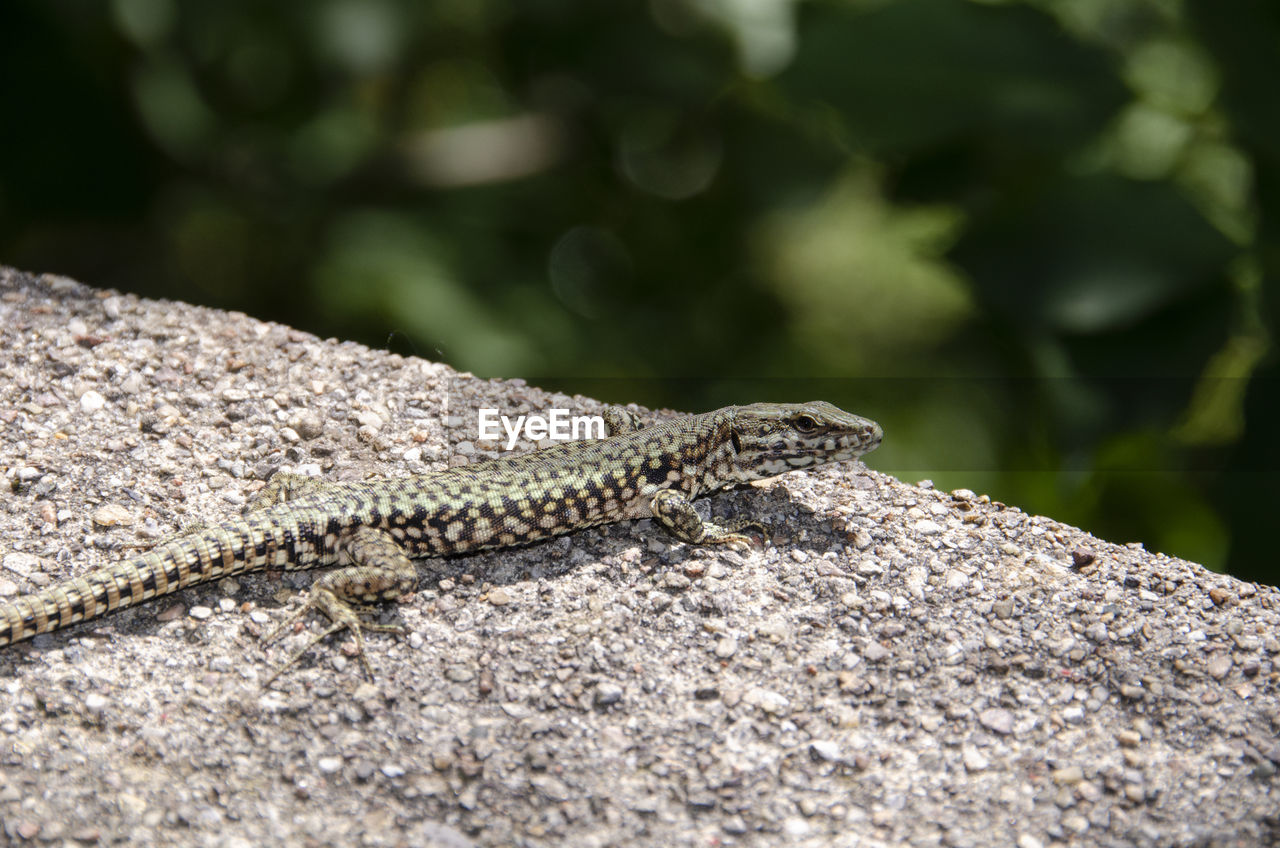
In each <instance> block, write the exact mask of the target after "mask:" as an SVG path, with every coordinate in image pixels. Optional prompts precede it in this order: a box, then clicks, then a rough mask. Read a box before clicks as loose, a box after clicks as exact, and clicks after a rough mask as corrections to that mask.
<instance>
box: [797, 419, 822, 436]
mask: <svg viewBox="0 0 1280 848" xmlns="http://www.w3.org/2000/svg"><path fill="white" fill-rule="evenodd" d="M793 423H794V424H795V426H796V429H797V430H799V431H800V432H801V433H812V432H813V431H814V430H816V429H818V422H817V421H814V420H813V418H811V417H810V416H808V415H801V416H799V417H798V418H796V420H795V421H794V422H793Z"/></svg>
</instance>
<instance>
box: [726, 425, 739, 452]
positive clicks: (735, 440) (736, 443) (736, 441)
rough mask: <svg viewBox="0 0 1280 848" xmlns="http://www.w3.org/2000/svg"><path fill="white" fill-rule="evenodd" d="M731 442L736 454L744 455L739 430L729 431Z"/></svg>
mask: <svg viewBox="0 0 1280 848" xmlns="http://www.w3.org/2000/svg"><path fill="white" fill-rule="evenodd" d="M729 442H730V444H732V445H733V452H734V453H742V440H741V439H739V438H738V431H737V430H730V431H729Z"/></svg>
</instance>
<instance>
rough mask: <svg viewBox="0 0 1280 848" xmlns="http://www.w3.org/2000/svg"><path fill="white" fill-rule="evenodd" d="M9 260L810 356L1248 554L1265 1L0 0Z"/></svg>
mask: <svg viewBox="0 0 1280 848" xmlns="http://www.w3.org/2000/svg"><path fill="white" fill-rule="evenodd" d="M0 66H2V68H3V80H4V82H3V83H2V84H0V107H2V112H0V114H3V115H4V123H5V127H6V128H5V130H4V132H3V133H2V134H0V136H2V140H0V144H2V145H3V148H4V150H3V157H0V261H4V262H6V263H9V264H13V265H18V266H21V267H26V268H29V269H34V270H50V271H57V272H61V273H66V274H70V275H72V276H76V277H78V278H80V279H83V280H85V281H87V282H91V283H93V284H95V285H102V286H113V287H117V288H121V289H125V290H130V291H137V292H141V293H145V294H150V295H162V296H167V297H174V298H181V299H184V300H188V301H196V302H204V303H209V304H212V305H217V306H223V307H232V308H236V309H241V310H243V311H246V312H249V313H251V314H254V315H257V316H259V317H264V318H274V319H278V320H281V321H285V322H288V323H290V324H292V325H294V326H299V327H303V328H307V329H311V330H313V331H316V332H319V333H321V334H324V335H335V336H340V337H343V338H357V339H361V340H364V341H367V342H369V343H372V344H375V345H388V344H389V345H390V346H392V347H393V348H394V349H398V350H400V351H401V352H405V353H416V354H419V355H423V356H427V357H431V358H437V359H443V360H444V361H447V362H449V363H451V364H453V365H455V366H457V367H459V368H462V369H467V370H472V371H474V372H476V373H479V374H481V375H484V376H503V377H514V376H519V377H524V378H526V379H529V380H530V381H531V382H537V383H541V384H544V385H549V386H552V387H556V388H560V389H564V390H568V391H581V392H585V393H591V394H595V395H597V396H600V397H603V398H604V399H607V400H612V401H621V402H626V401H639V402H643V403H648V404H654V405H666V406H671V407H676V408H686V409H705V408H711V407H713V406H716V405H719V404H722V403H726V402H744V401H750V400H755V399H765V398H768V399H778V400H783V399H805V398H806V397H807V396H821V397H825V398H827V399H829V400H832V401H833V402H836V403H839V404H841V405H844V406H846V407H848V408H851V409H855V410H857V411H859V412H863V413H865V414H867V415H870V416H872V417H875V418H877V419H878V420H880V421H881V422H882V423H883V424H884V426H885V429H886V432H887V434H888V436H887V438H886V441H885V444H884V447H883V448H882V449H881V451H880V452H879V453H877V454H876V455H875V456H874V457H872V463H871V464H872V465H874V466H875V467H877V468H881V469H884V470H888V471H891V472H895V473H898V474H899V475H900V476H903V477H905V478H906V479H918V478H922V477H930V478H932V479H933V480H934V481H935V482H936V483H937V484H938V485H939V486H943V487H958V486H964V487H967V488H970V489H974V490H977V491H985V492H989V493H990V494H992V495H993V496H994V497H997V498H999V499H1002V500H1004V501H1007V502H1010V503H1014V504H1017V505H1019V506H1021V507H1023V508H1025V509H1027V510H1030V511H1033V512H1041V513H1045V514H1048V515H1052V516H1053V517H1055V518H1058V519H1062V520H1065V521H1069V522H1072V523H1075V524H1078V525H1080V526H1083V527H1086V528H1088V529H1090V530H1093V531H1095V532H1097V533H1099V534H1100V535H1102V536H1105V537H1108V538H1112V539H1115V540H1118V541H1129V540H1140V541H1142V542H1144V543H1145V544H1146V545H1147V546H1148V547H1150V548H1153V549H1157V550H1163V551H1165V552H1168V553H1171V554H1176V555H1180V556H1184V557H1188V558H1190V559H1194V560H1198V561H1201V562H1204V563H1206V564H1208V565H1210V566H1212V567H1215V568H1224V567H1226V568H1229V569H1231V570H1233V571H1234V572H1235V573H1237V574H1239V575H1241V576H1246V577H1251V578H1254V579H1262V580H1266V581H1268V582H1276V578H1277V569H1276V566H1275V563H1274V556H1273V554H1272V553H1271V551H1272V549H1273V547H1274V546H1273V545H1272V544H1271V543H1270V538H1269V530H1270V526H1271V522H1269V521H1268V520H1267V519H1268V518H1269V517H1270V515H1271V514H1272V512H1273V510H1272V508H1271V506H1270V501H1269V493H1270V490H1271V489H1272V488H1273V487H1274V485H1275V482H1274V480H1275V473H1274V472H1276V471H1277V463H1276V462H1275V459H1276V448H1275V447H1274V439H1273V437H1272V436H1271V434H1272V433H1275V432H1277V431H1278V430H1277V426H1276V425H1277V423H1278V422H1277V421H1276V419H1277V395H1276V392H1275V391H1273V387H1274V386H1275V377H1276V374H1275V368H1276V365H1275V357H1274V354H1273V350H1272V342H1271V332H1270V328H1271V327H1273V326H1275V322H1276V318H1277V315H1278V313H1280V301H1278V300H1277V298H1276V294H1275V286H1274V285H1273V284H1274V282H1275V279H1276V275H1277V271H1278V270H1280V255H1278V254H1280V232H1278V230H1280V224H1277V209H1278V208H1280V109H1276V108H1275V92H1276V91H1278V90H1280V9H1278V7H1277V6H1276V5H1275V4H1274V3H1270V2H1263V0H1241V2H1234V3H1230V4H1219V3H1213V2H1211V1H1210V0H1185V2H1179V1H1178V0H1004V1H1003V2H1000V1H999V0H992V2H971V0H845V2H817V0H814V2H803V3H802V2H798V0H755V2H741V0H737V1H735V0H651V2H647V3H639V2H612V3H592V2H569V0H525V2H520V3H500V2H495V0H487V1H486V0H465V1H464V0H441V2H436V3H418V2H412V0H317V2H310V3H260V2H253V0H222V2H217V3H211V2H186V3H178V2H176V0H111V2H104V3H84V2H76V0H9V2H7V3H5V4H3V5H0Z"/></svg>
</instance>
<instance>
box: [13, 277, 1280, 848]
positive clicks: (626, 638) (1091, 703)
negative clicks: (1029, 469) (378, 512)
mask: <svg viewBox="0 0 1280 848" xmlns="http://www.w3.org/2000/svg"><path fill="white" fill-rule="evenodd" d="M762 399H763V398H762ZM481 406H490V407H497V408H499V409H502V410H503V411H504V412H509V414H522V413H528V412H543V411H545V410H547V409H549V408H551V407H561V408H568V409H570V410H574V411H575V414H587V413H594V412H598V411H599V410H600V405H599V404H597V403H595V402H594V401H591V400H589V399H586V398H579V397H567V396H564V395H553V394H549V393H546V392H543V391H540V390H538V389H536V388H532V387H530V386H527V385H525V384H524V383H523V382H522V381H519V380H510V381H482V380H478V379H475V378H473V377H470V376H469V375H463V374H458V373H456V372H453V371H451V370H450V369H448V368H446V367H444V366H442V365H438V364H433V363H430V362H426V361H423V360H420V359H413V358H403V357H400V356H395V355H391V354H387V353H384V352H380V351H374V350H369V349H367V348H364V347H362V346H360V345H356V344H351V343H339V342H336V341H333V340H321V339H317V338H315V337H313V336H310V335H308V334H306V333H302V332H299V331H296V330H293V329H291V328H289V327H285V326H281V325H278V324H270V323H263V322H260V321H256V320H253V319H251V318H248V317H246V316H244V315H239V314H234V313H226V312H220V311H217V310H211V309H204V308H198V307H193V306H189V305H186V304H182V303H171V302H157V301H148V300H142V299H139V298H136V297H132V296H127V295H120V294H116V293H112V292H100V291H94V290H90V289H87V288H85V287H83V286H81V285H79V284H78V283H74V282H72V281H70V280H67V279H65V278H56V277H49V276H45V277H39V278H37V277H33V276H30V275H26V274H23V273H21V272H18V271H15V270H12V269H0V433H2V434H3V436H2V438H0V474H3V476H4V479H5V481H6V482H7V484H8V485H7V487H6V493H7V494H6V497H5V499H4V509H3V510H2V511H0V602H3V601H7V600H11V599H12V598H13V597H15V596H16V595H18V594H21V593H25V592H29V591H33V590H37V589H39V588H42V587H44V586H46V585H50V583H51V582H53V581H58V580H63V579H66V578H68V577H70V576H73V575H76V574H81V573H83V572H84V571H86V570H88V569H90V568H93V567H96V566H99V565H102V564H105V563H107V562H110V561H112V560H114V559H118V558H121V557H124V556H128V555H129V554H130V553H132V552H133V551H134V550H136V549H138V548H140V547H146V546H147V545H150V544H152V543H154V542H155V541H156V540H157V539H158V538H160V537H162V536H163V535H165V534H166V533H169V532H173V531H175V530H180V529H182V528H183V527H189V526H191V525H193V524H198V523H205V522H209V521H216V520H217V519H218V517H219V516H230V515H233V514H235V513H237V512H238V511H239V510H240V509H241V508H242V507H243V505H244V503H245V502H246V500H247V499H248V498H249V497H250V496H251V495H252V493H253V491H254V490H255V489H256V488H258V487H259V486H261V485H262V483H261V481H262V480H264V479H266V478H267V477H269V476H270V475H271V474H272V473H274V472H276V471H278V470H281V469H285V470H292V471H301V472H303V473H318V474H320V475H322V476H324V477H326V478H328V479H334V480H345V479H362V478H365V477H368V476H370V475H383V476H396V475H403V474H408V473H420V472H424V471H430V470H433V469H440V468H444V467H446V466H448V465H450V464H457V463H464V462H475V461H477V460H479V459H483V458H485V457H487V456H495V455H498V454H500V453H501V452H502V449H503V447H504V446H503V445H499V444H497V443H493V442H484V441H477V440H476V424H475V410H476V409H477V408H478V407H481ZM854 411H857V410H854ZM887 438H892V433H890V434H888V436H887ZM532 447H534V446H533V445H530V444H527V443H525V444H522V445H521V446H520V447H519V448H518V449H531V448H532ZM870 459H871V461H872V463H873V464H874V455H872V456H871V457H870ZM700 504H701V505H702V508H703V509H710V510H712V511H714V512H715V513H716V514H717V515H719V514H734V515H742V514H747V515H751V516H753V517H756V518H759V519H761V520H763V521H764V522H766V523H767V524H768V525H769V526H770V527H771V529H772V532H773V535H772V538H771V539H770V540H769V542H768V544H766V545H765V546H764V547H762V548H757V549H754V550H752V551H750V552H748V553H745V554H739V553H735V552H732V551H726V550H710V549H701V548H698V547H695V546H689V545H684V544H680V543H677V542H674V541H673V540H671V539H670V538H668V537H666V536H664V535H663V534H662V533H661V532H660V531H658V530H656V529H655V528H653V527H651V526H650V522H648V521H643V522H636V523H631V524H621V525H614V526H611V527H608V528H602V529H599V530H588V531H584V532H582V533H579V534H575V535H574V536H571V537H568V538H564V539H560V540H557V541H553V542H549V543H545V544H540V545H536V546H532V547H528V548H523V549H519V550H513V551H498V552H493V553H486V554H481V555H477V556H469V557H461V558H455V559H448V560H432V561H425V562H422V563H421V564H420V566H419V573H420V576H421V582H420V588H419V591H418V592H416V593H414V594H413V595H411V596H409V597H407V598H405V599H404V600H403V602H402V603H401V604H399V605H398V606H396V607H395V609H393V610H390V611H388V612H387V613H386V614H385V615H384V620H389V621H391V620H398V621H400V622H402V623H403V624H404V625H405V626H406V627H407V628H408V629H409V631H410V634H409V635H408V636H407V637H404V638H397V637H394V636H386V635H381V634H373V635H371V636H370V637H369V650H370V655H371V657H370V659H371V662H372V664H373V666H374V670H375V672H376V678H375V679H374V680H373V681H369V680H366V679H364V678H363V677H362V676H361V670H360V665H359V663H358V662H355V661H353V659H352V657H351V656H350V650H351V645H350V640H349V639H347V638H344V637H339V638H335V639H332V640H330V641H329V642H328V643H325V644H324V645H321V646H320V647H319V648H318V649H316V650H315V651H313V652H311V653H310V654H308V655H307V657H305V658H304V660H303V661H302V662H301V663H300V664H299V665H298V666H296V667H295V668H293V669H291V670H289V671H288V672H286V673H285V674H284V675H283V676H282V677H281V678H280V679H279V680H277V681H276V682H275V683H274V684H272V686H271V687H270V688H265V689H264V688H263V687H262V681H263V680H264V679H265V677H266V675H267V674H268V673H269V672H270V670H271V668H272V663H274V662H278V661H280V660H281V659H282V658H283V657H285V656H287V655H288V653H289V652H290V651H291V650H292V649H294V648H296V647H298V646H300V645H301V644H302V643H303V640H304V639H305V637H306V634H305V633H302V632H298V633H292V634H290V635H289V636H288V637H286V639H285V640H284V642H283V644H277V645H272V646H269V648H268V649H265V650H264V648H263V647H262V646H261V644H260V639H259V636H260V635H261V634H263V633H264V632H266V631H268V630H270V628H271V627H272V626H273V624H274V622H277V621H279V620H281V619H282V618H283V617H284V616H285V615H286V613H287V612H288V610H289V609H292V608H294V605H295V604H296V603H297V601H298V598H299V596H300V594H301V592H302V591H303V590H305V587H306V586H307V585H308V584H309V583H310V580H311V578H312V577H313V576H314V575H313V573H311V572H297V573H289V574H285V575H281V574H278V573H268V574H260V575H244V576H241V577H238V578H234V579H226V580H222V581H220V582H216V583H212V584H207V585H204V586H200V587H195V588H192V589H189V590H186V591H184V592H180V593H177V594H174V595H168V596H165V597H162V598H160V599H157V600H155V601H152V602H149V603H146V604H143V605H141V606H138V607H135V608H133V609H130V610H127V611H123V612H120V613H118V614H115V615H112V616H108V617H106V618H102V619H99V620H96V621H94V622H91V623H88V624H84V625H80V626H77V627H74V628H71V629H68V630H63V631H59V632H56V633H52V634H47V635H44V636H41V637H38V638H37V639H35V640H33V641H31V642H26V643H22V644H19V645H14V646H9V647H7V648H3V649H0V842H6V843H14V844H31V845H77V844H102V845H113V844H126V843H127V844H130V845H138V846H147V845H220V846H259V845H271V844H289V845H314V846H328V845H335V846H336V845H342V846H382V845H387V846H472V845H482V846H488V845H536V846H541V845H547V846H558V845H571V846H579V845H584V846H597V845H599V846H605V845H628V846H630V845H673V846H680V845H690V846H693V845H813V846H819V845H823V846H825V845H837V846H881V845H883V846H897V845H912V846H926V845H941V846H1021V848H1033V847H1034V846H1051V845H1115V846H1122V845H1123V846H1130V845H1138V846H1170V845H1173V846H1228V845H1232V846H1234V845H1240V846H1246V845H1248V846H1253V845H1268V844H1276V842H1277V840H1278V839H1280V793H1278V792H1277V788H1278V786H1280V779H1278V778H1277V776H1276V770H1277V767H1278V766H1280V744H1278V743H1277V731H1278V730H1280V698H1277V684H1278V682H1280V642H1277V638H1278V634H1280V613H1278V612H1277V608H1278V606H1280V596H1278V595H1277V590H1276V589H1274V588H1272V587H1268V586H1259V585H1255V584H1247V583H1242V582H1240V581H1238V580H1235V579H1233V578H1230V577H1227V576H1224V575H1220V574H1215V573H1212V572H1210V571H1207V570H1206V569H1204V568H1202V567H1200V566H1198V565H1195V564H1193V563H1189V562H1185V561H1182V560H1178V559H1172V558H1170V557H1167V556H1163V555H1161V554H1154V553H1151V552H1149V551H1146V550H1143V549H1142V548H1141V547H1140V546H1133V545H1130V546H1124V545H1116V544H1112V543H1109V542H1106V541H1103V540H1101V539H1097V538H1094V537H1092V536H1090V535H1089V534H1087V533H1085V532H1083V531H1081V530H1078V529H1076V528H1074V527H1070V526H1068V525H1065V524H1062V523H1059V522H1057V521H1054V520H1052V519H1049V518H1044V517H1041V516H1032V515H1027V514H1025V513H1023V512H1021V511H1019V510H1018V509H1016V508H1014V507H1011V506H1007V505H1005V504H1001V503H995V502H992V501H991V500H990V499H989V498H987V497H984V496H980V495H977V494H974V493H972V492H968V491H963V490H960V491H955V492H939V491H935V490H933V489H932V488H929V487H927V486H913V485H908V484H905V483H902V482H900V481H898V480H896V479H893V478H891V477H888V476H886V475H883V474H878V473H876V472H874V471H870V470H868V469H867V468H865V467H864V466H862V465H860V464H849V465H845V466H840V467H834V468H827V469H824V470H821V471H818V472H816V473H803V472H802V473H794V474H791V475H787V476H784V477H781V478H778V479H777V480H774V481H770V482H768V483H765V484H763V485H759V486H753V487H747V488H743V489H740V490H735V491H732V492H727V493H723V494H721V495H718V496H715V497H713V498H711V499H709V500H704V501H701V502H700ZM318 626H320V622H318V621H315V620H311V621H309V622H308V627H309V628H311V629H312V630H314V628H316V627H318Z"/></svg>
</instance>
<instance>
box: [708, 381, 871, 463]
mask: <svg viewBox="0 0 1280 848" xmlns="http://www.w3.org/2000/svg"><path fill="white" fill-rule="evenodd" d="M883 435H884V433H883V432H882V431H881V429H880V425H879V424H877V423H876V422H874V421H872V420H870V419H868V418H862V417H860V416H857V415H854V414H852V413H849V412H845V411H844V410H843V409H840V408H839V407H836V406H832V405H831V404H829V403H827V402H826V401H821V400H816V401H811V402H809V403H755V404H751V405H750V406H735V407H730V409H729V442H730V446H731V447H732V454H731V459H730V462H731V463H732V465H733V466H734V468H733V476H734V477H735V478H736V479H738V480H744V481H745V480H759V479H762V478H765V477H773V476H774V475H777V474H782V473H783V472H785V471H793V470H795V469H797V468H807V467H809V466H812V465H825V464H826V463H829V462H843V461H845V460H849V459H854V458H856V457H859V456H862V455H863V454H864V453H868V452H869V451H873V450H875V449H876V446H877V445H879V444H880V439H881V438H882V437H883Z"/></svg>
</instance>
